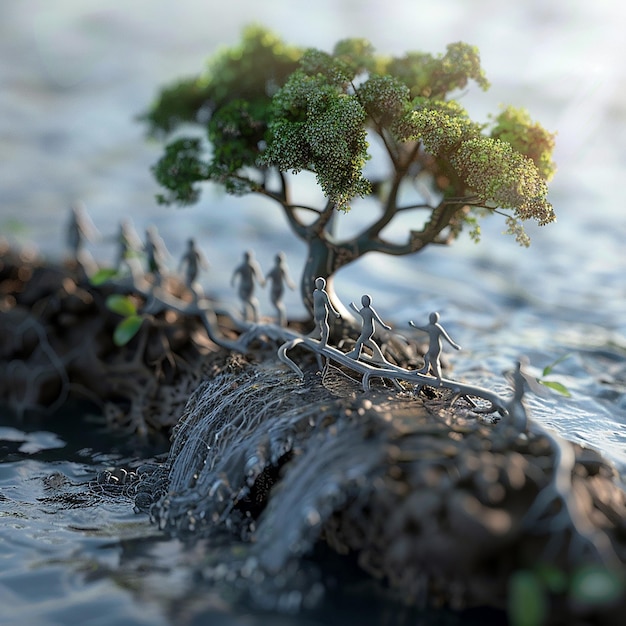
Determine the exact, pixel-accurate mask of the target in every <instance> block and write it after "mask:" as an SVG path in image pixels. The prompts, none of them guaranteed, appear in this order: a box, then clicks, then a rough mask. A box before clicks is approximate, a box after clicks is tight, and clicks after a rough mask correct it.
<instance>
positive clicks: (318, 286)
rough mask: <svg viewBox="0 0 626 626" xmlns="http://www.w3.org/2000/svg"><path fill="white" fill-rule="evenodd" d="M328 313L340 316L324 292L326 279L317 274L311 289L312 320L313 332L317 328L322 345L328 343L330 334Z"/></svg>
mask: <svg viewBox="0 0 626 626" xmlns="http://www.w3.org/2000/svg"><path fill="white" fill-rule="evenodd" d="M329 313H332V314H333V315H334V316H335V317H336V318H337V319H339V318H340V317H341V315H340V314H339V312H338V311H337V310H336V309H335V307H334V306H333V305H332V303H331V301H330V298H329V297H328V293H327V292H326V279H324V278H322V277H321V276H319V277H318V278H316V279H315V291H313V320H314V322H315V328H314V329H313V333H315V331H316V330H317V329H319V332H320V344H321V346H322V347H325V346H326V344H328V336H329V335H330V326H329V325H328V314H329ZM313 333H312V334H313Z"/></svg>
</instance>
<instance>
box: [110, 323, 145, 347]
mask: <svg viewBox="0 0 626 626" xmlns="http://www.w3.org/2000/svg"><path fill="white" fill-rule="evenodd" d="M142 324H143V317H142V316H141V315H129V316H128V317H125V318H124V319H123V320H122V321H121V322H120V323H119V324H118V325H117V326H116V327H115V330H114V331H113V343H114V344H115V345H116V346H120V347H121V346H125V345H126V344H127V343H128V342H129V341H130V340H131V339H132V338H133V337H134V336H135V335H136V334H137V333H138V332H139V329H140V328H141V325H142Z"/></svg>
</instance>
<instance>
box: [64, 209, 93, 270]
mask: <svg viewBox="0 0 626 626" xmlns="http://www.w3.org/2000/svg"><path fill="white" fill-rule="evenodd" d="M97 235H98V231H97V229H96V227H95V226H94V225H93V222H92V221H91V220H90V219H89V216H88V215H87V212H86V211H85V207H84V206H83V205H82V203H80V202H78V203H76V204H75V205H73V206H72V209H71V214H70V220H69V224H68V226H67V245H68V247H69V249H70V255H71V257H72V260H74V261H76V262H77V263H78V264H79V265H82V266H83V268H85V269H90V270H91V269H94V268H95V265H96V263H95V261H94V260H93V258H92V256H91V255H90V254H89V252H87V251H86V250H85V249H84V248H83V246H84V244H85V241H93V240H94V239H95V238H96V237H97Z"/></svg>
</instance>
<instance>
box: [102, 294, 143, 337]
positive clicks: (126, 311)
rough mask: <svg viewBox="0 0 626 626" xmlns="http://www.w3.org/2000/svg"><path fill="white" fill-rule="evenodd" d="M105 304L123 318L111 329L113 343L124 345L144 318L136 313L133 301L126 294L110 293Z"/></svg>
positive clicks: (136, 331) (139, 326)
mask: <svg viewBox="0 0 626 626" xmlns="http://www.w3.org/2000/svg"><path fill="white" fill-rule="evenodd" d="M105 305H106V307H107V308H108V309H109V310H110V311H113V313H117V314H118V315H121V316H122V317H123V318H124V319H122V320H121V321H120V322H119V324H118V325H117V326H116V327H115V330H114V331H113V343H114V344H115V345H116V346H125V345H126V344H127V343H128V342H129V341H130V340H131V339H132V338H133V337H134V336H135V335H136V334H137V333H138V332H139V329H140V328H141V325H142V324H143V319H144V318H143V316H141V315H138V313H137V307H136V306H135V303H134V302H133V301H132V299H131V298H130V297H128V296H123V295H120V294H112V295H110V296H109V297H108V298H107V299H106V301H105Z"/></svg>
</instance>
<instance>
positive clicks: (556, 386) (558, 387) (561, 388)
mask: <svg viewBox="0 0 626 626" xmlns="http://www.w3.org/2000/svg"><path fill="white" fill-rule="evenodd" d="M570 356H571V355H569V354H564V355H563V356H561V357H559V358H558V359H556V360H555V361H553V362H552V363H550V365H546V366H545V367H544V368H543V371H542V372H541V377H540V378H537V382H538V383H539V384H541V385H543V386H544V387H548V389H552V390H553V391H556V392H557V393H560V394H561V395H562V396H565V397H567V398H571V396H572V394H571V393H570V391H569V389H568V388H567V387H566V386H565V385H563V384H562V383H559V382H557V381H556V380H546V379H545V377H546V376H550V374H551V373H552V371H553V370H554V368H555V367H556V366H557V365H558V364H559V363H562V362H563V361H565V359H568V358H569V357H570Z"/></svg>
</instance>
